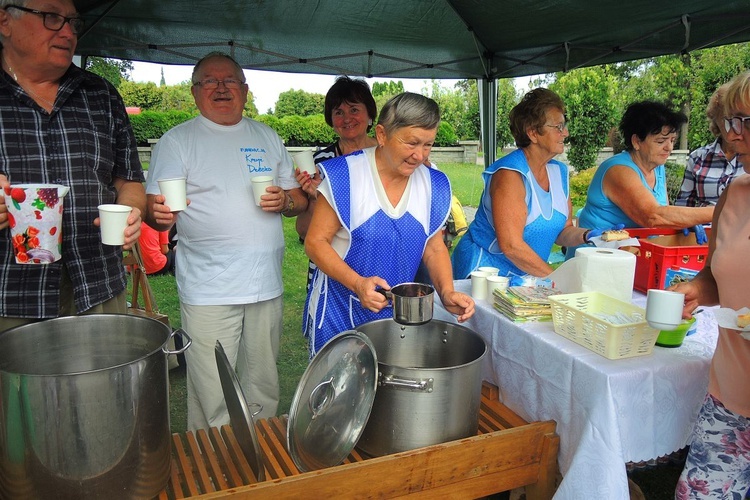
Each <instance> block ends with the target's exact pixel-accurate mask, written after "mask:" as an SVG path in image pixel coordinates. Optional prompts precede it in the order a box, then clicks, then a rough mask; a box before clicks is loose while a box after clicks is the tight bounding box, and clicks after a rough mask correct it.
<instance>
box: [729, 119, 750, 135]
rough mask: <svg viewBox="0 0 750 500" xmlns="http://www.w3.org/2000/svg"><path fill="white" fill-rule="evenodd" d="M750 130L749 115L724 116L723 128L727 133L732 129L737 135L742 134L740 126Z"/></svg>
mask: <svg viewBox="0 0 750 500" xmlns="http://www.w3.org/2000/svg"><path fill="white" fill-rule="evenodd" d="M743 126H744V127H745V128H746V129H748V130H750V116H730V117H729V118H724V130H725V131H726V132H727V133H729V131H730V130H732V131H734V133H735V134H737V135H742V127H743Z"/></svg>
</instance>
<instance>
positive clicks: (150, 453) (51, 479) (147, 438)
mask: <svg viewBox="0 0 750 500" xmlns="http://www.w3.org/2000/svg"><path fill="white" fill-rule="evenodd" d="M178 331H179V330H178ZM173 335H174V333H173V332H172V331H171V329H170V328H169V327H168V326H166V325H164V324H163V323H161V322H159V321H156V320H153V319H150V318H144V317H139V316H131V315H119V314H99V315H88V316H75V317H65V318H56V319H51V320H47V321H42V322H39V323H34V324H30V325H25V326H21V327H17V328H13V329H11V330H7V331H5V332H3V333H0V390H1V391H2V400H1V401H0V498H56V499H60V498H86V499H90V498H102V499H107V500H112V499H115V498H118V499H119V498H153V497H154V496H155V495H157V494H158V493H159V492H160V491H161V490H162V489H163V488H164V486H165V485H166V483H167V481H168V479H169V471H170V429H169V402H168V382H167V377H168V375H167V355H168V354H178V353H181V352H183V351H184V350H185V349H187V348H188V347H189V345H190V342H191V341H190V338H189V337H187V335H185V334H184V333H182V335H183V336H184V337H185V342H184V347H183V348H182V349H181V350H179V351H168V350H167V348H166V345H167V341H168V340H169V339H170V338H171V337H172V336H173Z"/></svg>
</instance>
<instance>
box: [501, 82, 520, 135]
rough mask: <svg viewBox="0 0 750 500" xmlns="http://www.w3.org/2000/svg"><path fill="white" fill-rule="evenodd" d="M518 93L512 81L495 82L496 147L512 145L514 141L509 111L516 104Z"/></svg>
mask: <svg viewBox="0 0 750 500" xmlns="http://www.w3.org/2000/svg"><path fill="white" fill-rule="evenodd" d="M518 99H519V96H518V91H517V90H516V87H515V85H513V80H511V79H503V80H498V82H497V117H496V120H497V130H496V140H497V145H498V147H501V148H502V147H503V146H506V145H508V144H513V143H514V142H515V140H514V139H513V135H512V134H511V133H510V119H509V117H510V110H511V109H513V106H515V105H516V104H518Z"/></svg>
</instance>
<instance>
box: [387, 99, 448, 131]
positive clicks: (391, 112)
mask: <svg viewBox="0 0 750 500" xmlns="http://www.w3.org/2000/svg"><path fill="white" fill-rule="evenodd" d="M378 125H382V126H383V128H385V132H386V133H387V134H389V135H390V134H391V132H393V131H395V130H398V129H400V128H403V127H417V128H423V129H427V130H433V129H436V128H438V125H440V107H439V106H438V104H437V103H436V102H435V101H433V100H432V99H430V98H429V97H425V96H423V95H420V94H414V93H412V92H404V93H403V94H399V95H397V96H395V97H393V98H392V99H390V100H389V101H388V102H387V103H385V106H383V109H382V110H380V118H378Z"/></svg>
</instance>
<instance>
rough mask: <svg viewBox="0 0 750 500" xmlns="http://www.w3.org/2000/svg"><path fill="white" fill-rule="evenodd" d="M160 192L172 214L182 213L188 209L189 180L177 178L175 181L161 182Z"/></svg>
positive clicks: (166, 180)
mask: <svg viewBox="0 0 750 500" xmlns="http://www.w3.org/2000/svg"><path fill="white" fill-rule="evenodd" d="M159 191H161V194H163V195H164V197H165V198H166V200H164V204H165V205H166V206H168V207H169V210H170V211H172V212H181V211H182V210H185V209H186V208H187V179H185V177H177V178H174V179H161V180H159Z"/></svg>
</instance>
